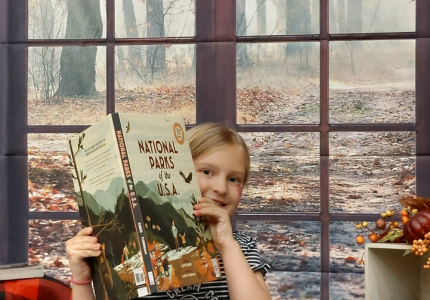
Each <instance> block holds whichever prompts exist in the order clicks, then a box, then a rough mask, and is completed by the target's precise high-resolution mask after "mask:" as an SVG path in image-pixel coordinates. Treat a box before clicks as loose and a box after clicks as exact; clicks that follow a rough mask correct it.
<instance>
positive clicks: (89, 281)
mask: <svg viewBox="0 0 430 300" xmlns="http://www.w3.org/2000/svg"><path fill="white" fill-rule="evenodd" d="M91 281H92V280H91V279H89V280H87V281H74V280H73V276H72V277H71V278H70V282H72V283H73V284H77V285H85V284H88V283H91Z"/></svg>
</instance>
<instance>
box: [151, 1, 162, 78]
mask: <svg viewBox="0 0 430 300" xmlns="http://www.w3.org/2000/svg"><path fill="white" fill-rule="evenodd" d="M146 26H147V27H146V32H147V37H148V38H152V37H164V35H165V34H164V12H163V1H160V0H147V1H146ZM146 64H147V66H148V68H149V70H150V72H151V78H153V76H154V74H156V73H164V72H165V71H166V48H165V46H164V45H153V46H152V45H150V46H147V53H146Z"/></svg>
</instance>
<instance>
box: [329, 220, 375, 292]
mask: <svg viewBox="0 0 430 300" xmlns="http://www.w3.org/2000/svg"><path fill="white" fill-rule="evenodd" d="M363 221H366V220H363ZM369 224H370V222H369ZM358 233H359V231H358V230H357V229H356V228H355V223H353V222H331V223H330V273H331V274H330V299H342V300H343V299H348V300H349V299H351V300H352V299H364V265H363V264H362V263H361V262H359V261H360V260H362V259H363V258H364V257H363V255H364V245H357V242H356V241H355V238H356V237H357V234H358ZM359 263H360V264H359Z"/></svg>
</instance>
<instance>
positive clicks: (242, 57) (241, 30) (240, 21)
mask: <svg viewBox="0 0 430 300" xmlns="http://www.w3.org/2000/svg"><path fill="white" fill-rule="evenodd" d="M245 1H246V0H237V2H236V3H237V4H236V32H237V35H238V36H244V35H246V12H245V8H246V6H245ZM248 63H249V57H248V53H247V47H246V44H243V43H240V44H237V64H238V65H239V66H244V65H246V64H248Z"/></svg>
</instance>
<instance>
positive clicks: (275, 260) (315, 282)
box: [237, 221, 321, 299]
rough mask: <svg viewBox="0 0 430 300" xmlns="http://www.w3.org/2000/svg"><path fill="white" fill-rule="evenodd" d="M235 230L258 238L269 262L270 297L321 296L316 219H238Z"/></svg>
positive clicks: (263, 254) (262, 256)
mask: <svg viewBox="0 0 430 300" xmlns="http://www.w3.org/2000/svg"><path fill="white" fill-rule="evenodd" d="M237 226H238V230H239V231H243V233H245V234H247V235H250V236H252V237H254V238H255V239H256V240H257V246H258V252H259V255H260V257H261V259H262V261H263V262H264V263H267V264H269V265H270V270H269V272H268V273H267V278H266V283H267V286H268V288H269V290H270V294H271V296H272V299H320V276H321V275H320V269H321V267H320V225H319V223H318V222H285V223H281V222H259V221H239V222H238V224H237Z"/></svg>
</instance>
